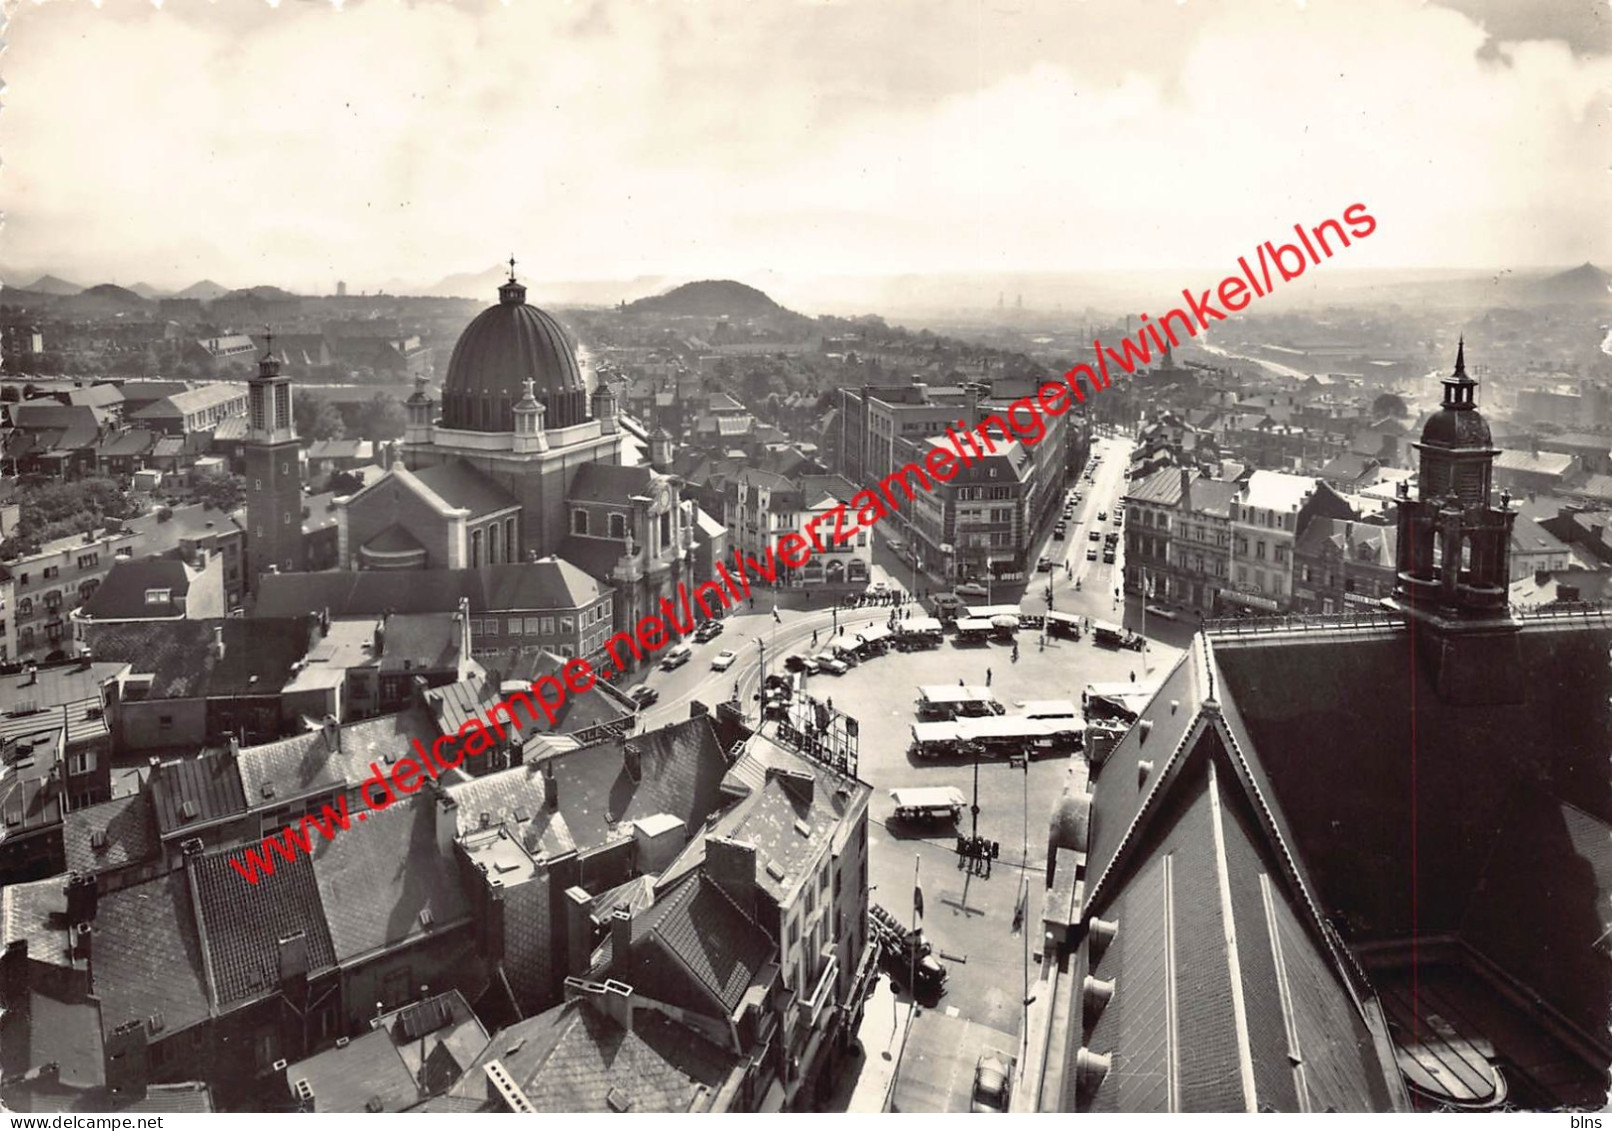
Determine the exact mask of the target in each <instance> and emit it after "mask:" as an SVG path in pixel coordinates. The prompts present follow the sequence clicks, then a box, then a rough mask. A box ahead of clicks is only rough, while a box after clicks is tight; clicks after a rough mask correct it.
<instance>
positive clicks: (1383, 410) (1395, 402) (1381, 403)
mask: <svg viewBox="0 0 1612 1131" xmlns="http://www.w3.org/2000/svg"><path fill="white" fill-rule="evenodd" d="M1371 412H1372V415H1373V416H1409V415H1410V406H1409V405H1407V404H1406V403H1405V398H1404V397H1401V396H1398V395H1397V394H1395V393H1383V394H1382V395H1380V396H1379V397H1378V398H1377V399H1376V400H1374V401H1372V402H1371Z"/></svg>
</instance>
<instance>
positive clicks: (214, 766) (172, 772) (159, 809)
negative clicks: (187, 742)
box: [146, 753, 246, 837]
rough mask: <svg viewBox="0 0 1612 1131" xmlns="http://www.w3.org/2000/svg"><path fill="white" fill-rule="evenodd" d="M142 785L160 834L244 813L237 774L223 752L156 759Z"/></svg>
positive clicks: (170, 834) (242, 795)
mask: <svg viewBox="0 0 1612 1131" xmlns="http://www.w3.org/2000/svg"><path fill="white" fill-rule="evenodd" d="M146 788H147V790H148V791H149V793H150V795H151V808H152V812H153V814H154V816H155V818H156V822H157V829H158V832H159V834H160V835H161V836H163V837H168V836H173V835H174V834H176V833H182V832H187V831H189V830H190V829H195V828H200V827H202V826H204V825H207V824H211V823H212V822H214V821H220V820H225V819H227V818H230V817H237V816H240V815H241V814H243V813H245V812H246V798H245V795H244V793H243V792H242V789H241V774H240V771H239V769H238V768H237V766H236V762H235V759H234V758H232V757H230V755H228V754H227V753H212V754H198V755H196V756H195V757H192V758H175V759H173V760H172V761H168V762H160V763H158V764H157V765H155V766H153V767H152V768H151V774H150V776H149V777H148V778H147V779H146ZM187 806H188V809H187Z"/></svg>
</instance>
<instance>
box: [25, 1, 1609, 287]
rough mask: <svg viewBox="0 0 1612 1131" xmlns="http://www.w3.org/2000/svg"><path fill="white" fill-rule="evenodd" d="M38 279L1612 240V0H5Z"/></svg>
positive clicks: (359, 276) (1388, 255)
mask: <svg viewBox="0 0 1612 1131" xmlns="http://www.w3.org/2000/svg"><path fill="white" fill-rule="evenodd" d="M12 10H13V18H12V22H11V24H10V26H9V28H8V29H7V32H6V40H7V44H8V46H7V50H6V52H5V55H4V58H3V77H4V79H5V83H6V92H5V99H4V101H5V109H4V113H3V115H0V156H3V160H4V171H3V174H0V209H3V210H4V212H5V229H4V234H3V244H0V265H3V267H4V269H5V271H6V276H5V277H6V279H7V281H10V280H12V279H17V280H19V281H22V282H27V281H28V280H29V279H30V278H31V277H32V275H33V274H36V273H38V272H39V271H41V270H50V271H53V272H55V273H57V274H60V275H63V276H66V277H68V278H70V279H73V280H74V281H77V282H80V283H85V284H88V283H94V282H100V281H107V280H112V281H117V282H120V283H124V284H130V283H134V282H137V281H144V282H148V283H152V284H155V285H158V286H183V285H186V284H188V283H190V282H193V281H195V280H196V279H199V278H201V277H204V276H207V277H211V278H213V279H216V280H218V281H220V282H222V283H225V284H226V285H231V286H238V285H247V284H254V283H260V282H261V283H277V284H280V285H283V286H287V287H290V288H293V289H302V290H308V291H317V292H328V291H329V290H330V289H331V288H332V287H333V283H334V280H336V279H338V278H341V279H345V280H347V281H348V282H349V285H350V286H352V287H353V288H354V289H359V288H361V287H374V286H377V285H380V284H382V283H384V282H387V281H391V280H410V281H413V282H414V283H415V284H417V285H424V284H429V283H431V282H433V281H435V280H437V279H439V278H441V277H442V276H444V275H447V274H450V273H453V272H458V271H467V270H479V269H481V268H484V267H485V266H487V265H488V264H490V263H492V262H494V261H496V260H498V259H500V258H502V257H504V256H506V255H507V254H509V253H510V252H512V251H513V252H514V254H515V255H516V256H517V257H519V259H520V260H521V262H522V274H523V275H525V276H528V277H529V278H532V279H534V280H538V279H545V278H546V279H555V280H561V279H564V280H586V279H617V278H631V277H633V276H638V275H705V274H713V275H744V274H746V273H754V272H757V271H758V270H764V269H765V270H771V271H775V272H779V273H784V274H788V273H791V272H799V273H803V274H812V273H815V274H840V273H843V274H896V273H903V272H942V271H959V272H978V271H992V272H994V271H1004V270H1005V271H1036V270H1040V271H1083V270H1097V269H1110V268H1130V267H1159V268H1176V267H1181V268H1189V267H1199V266H1203V265H1211V266H1214V267H1219V266H1220V265H1222V264H1224V263H1225V262H1226V261H1227V260H1228V258H1232V259H1234V258H1235V256H1236V255H1237V254H1239V253H1240V252H1242V251H1243V249H1244V248H1245V247H1247V246H1249V245H1251V244H1252V243H1253V242H1256V241H1258V240H1262V239H1265V238H1270V237H1273V236H1275V235H1277V234H1278V233H1279V232H1280V231H1281V230H1282V229H1283V228H1290V227H1291V225H1292V223H1293V222H1294V221H1297V220H1308V221H1311V222H1316V221H1319V220H1320V219H1322V218H1325V217H1327V216H1333V215H1337V214H1338V213H1340V212H1341V211H1342V210H1343V208H1344V207H1346V206H1347V205H1349V204H1351V203H1354V202H1356V201H1361V202H1365V203H1366V204H1368V205H1369V206H1370V209H1371V211H1372V213H1373V214H1374V215H1375V216H1376V217H1377V218H1378V220H1379V222H1380V228H1379V231H1378V233H1377V234H1375V235H1374V236H1373V237H1372V238H1371V239H1370V240H1369V241H1366V242H1365V243H1363V244H1360V245H1358V246H1357V248H1356V249H1355V250H1352V251H1351V252H1350V256H1351V264H1356V263H1357V264H1358V265H1360V266H1369V267H1394V266H1470V267H1490V266H1495V267H1498V266H1512V267H1518V266H1527V265H1550V264H1576V263H1580V262H1583V261H1584V260H1587V259H1589V260H1597V261H1599V262H1601V263H1603V264H1607V263H1608V262H1609V261H1612V246H1609V245H1612V224H1609V223H1608V217H1609V215H1612V210H1609V208H1608V205H1609V203H1612V173H1609V170H1612V144H1609V128H1608V126H1609V111H1608V103H1609V102H1612V31H1609V26H1612V21H1609V12H1608V6H1607V3H1606V0H1554V2H1552V3H1526V2H1519V0H1450V3H1448V4H1433V3H1426V4H1424V3H1419V2H1416V0H1309V2H1308V3H1305V4H1303V5H1298V4H1295V3H1294V2H1293V0H1234V2H1228V3H1205V2H1203V0H1190V2H1187V3H1180V4H1178V3H1176V2H1174V0H1165V2H1151V0H1142V2H1131V0H1124V2H1122V0H1085V2H1078V3H1077V2H1071V0H1057V2H1051V3H1046V4H1041V3H1036V2H1033V0H966V2H965V0H955V2H948V0H923V2H918V0H868V2H843V3H821V2H788V0H778V2H771V0H755V2H749V3H740V2H730V0H693V2H690V0H624V2H620V3H613V2H607V3H587V2H581V0H578V2H574V3H569V4H567V3H560V2H555V0H543V2H535V0H511V2H510V3H509V4H508V5H507V6H506V5H503V4H499V3H497V2H493V3H479V2H476V0H457V2H454V3H447V2H430V0H420V2H416V3H412V4H405V3H398V2H396V0H347V3H346V4H345V5H344V6H343V7H342V8H341V9H339V10H338V9H336V8H333V7H332V5H331V4H330V3H329V2H327V0H317V2H316V0H281V2H280V3H279V4H278V5H277V6H270V5H269V4H266V3H264V2H263V0H215V2H208V0H165V2H164V3H163V4H162V6H161V7H160V8H158V7H156V6H154V5H153V4H152V3H151V2H150V0H105V3H103V4H102V5H101V6H98V7H97V6H92V4H91V3H87V2H84V0H49V2H46V3H34V2H32V0H24V2H23V3H20V4H18V5H17V6H15V7H14V8H13V9H12Z"/></svg>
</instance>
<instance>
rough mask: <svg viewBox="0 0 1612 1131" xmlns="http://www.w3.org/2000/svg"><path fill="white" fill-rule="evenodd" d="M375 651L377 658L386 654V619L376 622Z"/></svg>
mask: <svg viewBox="0 0 1612 1131" xmlns="http://www.w3.org/2000/svg"><path fill="white" fill-rule="evenodd" d="M373 651H374V655H375V658H376V659H377V660H378V659H380V658H381V656H383V655H385V654H386V621H385V620H384V619H382V620H378V621H376V622H375V647H374V650H373Z"/></svg>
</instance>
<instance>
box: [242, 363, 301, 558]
mask: <svg viewBox="0 0 1612 1131" xmlns="http://www.w3.org/2000/svg"><path fill="white" fill-rule="evenodd" d="M267 337H268V342H267V346H266V349H265V353H264V355H263V357H262V358H260V359H259V361H258V363H257V374H256V375H255V376H253V377H252V378H251V380H250V381H248V382H247V406H248V418H247V434H246V445H245V456H246V551H247V556H248V560H249V562H250V566H251V569H250V576H252V577H253V578H257V577H260V576H262V575H263V574H265V573H268V572H270V571H271V570H280V571H286V570H300V569H302V568H303V566H304V561H303V557H304V555H303V540H302V465H301V454H302V441H301V440H299V439H298V438H297V427H296V423H295V420H294V418H293V417H292V413H291V378H290V376H289V375H287V374H285V373H281V372H280V359H279V358H277V357H275V355H274V335H273V334H269V335H268V336H267Z"/></svg>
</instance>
